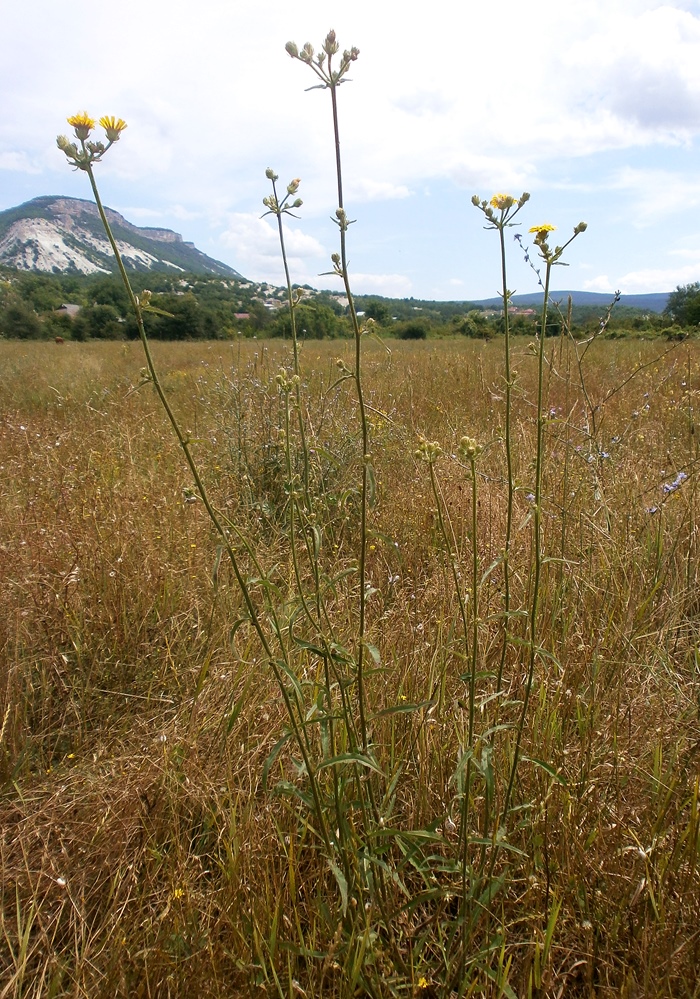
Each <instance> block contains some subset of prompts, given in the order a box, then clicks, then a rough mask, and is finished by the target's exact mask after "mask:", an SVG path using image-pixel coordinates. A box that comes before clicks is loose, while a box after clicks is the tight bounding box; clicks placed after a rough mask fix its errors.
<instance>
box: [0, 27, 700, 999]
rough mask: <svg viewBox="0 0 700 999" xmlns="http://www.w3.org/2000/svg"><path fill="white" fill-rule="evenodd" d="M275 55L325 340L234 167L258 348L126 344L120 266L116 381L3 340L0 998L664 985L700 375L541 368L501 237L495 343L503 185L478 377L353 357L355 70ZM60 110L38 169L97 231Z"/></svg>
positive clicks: (690, 940)
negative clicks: (516, 331) (329, 161)
mask: <svg viewBox="0 0 700 999" xmlns="http://www.w3.org/2000/svg"><path fill="white" fill-rule="evenodd" d="M287 51H288V52H289V54H290V55H291V56H292V57H293V58H294V59H297V60H300V61H301V62H303V63H305V64H307V65H308V66H309V67H310V69H311V70H312V71H313V72H314V73H315V75H316V76H317V78H318V79H319V80H320V86H321V88H322V89H323V90H325V91H328V92H329V94H330V98H331V112H332V136H333V140H332V141H333V148H334V153H335V162H336V170H337V174H336V177H337V187H338V200H339V205H338V210H337V212H336V216H335V218H336V221H337V225H338V236H339V247H340V249H339V252H338V253H337V254H334V256H333V258H332V265H333V270H334V272H335V273H336V275H337V276H338V277H340V278H341V280H342V281H343V285H344V288H345V291H346V294H347V296H348V300H349V302H350V303H351V305H350V312H351V318H352V323H353V331H354V332H353V338H352V342H351V343H350V342H337V343H332V344H328V343H321V344H318V345H312V344H309V343H306V344H305V345H304V347H303V349H301V346H300V344H299V343H298V341H297V338H296V335H295V322H294V314H295V309H296V307H297V305H298V302H299V299H298V297H297V295H296V293H295V292H294V291H293V286H292V282H293V276H292V275H291V274H290V273H289V269H288V265H287V260H286V255H285V247H284V216H285V215H286V214H288V213H289V211H290V210H291V209H292V208H293V209H295V210H296V209H298V208H300V207H301V201H300V199H298V198H296V194H297V192H298V189H299V182H298V181H296V180H295V181H292V182H291V183H290V184H289V185H288V187H287V189H286V194H285V195H283V196H281V197H280V195H279V194H278V189H277V180H278V178H277V176H276V175H275V174H274V172H273V171H272V170H268V172H267V176H268V179H269V181H270V182H271V184H272V194H271V195H270V194H268V195H267V196H266V197H265V207H266V209H267V210H268V211H269V212H271V213H272V214H273V215H274V216H275V217H276V220H277V224H278V231H279V236H280V247H281V252H282V257H283V262H284V268H285V273H286V276H287V283H288V300H289V307H290V311H291V317H292V342H291V345H290V346H287V345H286V344H276V345H274V346H271V345H268V344H255V345H253V344H250V343H238V344H236V345H233V346H232V347H231V348H230V349H227V348H222V347H221V345H219V344H217V345H216V346H211V347H207V348H205V349H204V350H203V349H202V347H201V345H200V346H197V347H195V346H190V345H182V344H180V345H165V344H157V345H153V346H151V345H150V344H149V343H148V340H147V338H146V336H145V331H144V328H143V322H142V316H143V313H144V312H145V311H147V310H148V309H149V308H150V302H149V299H148V295H147V294H146V295H145V296H141V298H137V297H136V296H135V295H134V294H133V292H132V291H131V289H130V287H129V283H128V275H127V273H126V271H125V270H124V269H123V267H122V268H121V273H122V276H123V278H124V281H125V284H126V286H127V289H128V291H129V294H130V297H131V301H132V306H133V309H134V313H135V315H136V318H137V322H138V324H139V329H140V334H141V348H142V350H143V351H144V352H145V358H146V368H145V369H141V370H139V369H140V363H141V362H140V361H139V359H138V355H137V345H135V344H124V345H117V344H102V345H100V346H94V345H91V344H85V345H77V344H67V345H64V346H62V347H56V346H54V345H46V344H30V345H11V344H2V345H0V349H1V350H2V352H3V354H4V361H5V364H4V366H3V375H2V378H1V379H0V399H1V401H2V412H3V426H2V455H3V459H2V460H3V468H2V471H3V478H2V480H0V502H1V503H2V509H3V520H4V523H5V525H6V531H5V537H4V539H3V544H2V547H1V548H0V567H1V568H2V570H3V572H2V576H1V577H0V606H1V607H2V613H1V614H0V621H2V625H1V626H0V627H1V628H2V632H1V633H0V642H1V643H2V649H3V655H4V662H5V669H4V672H3V676H2V688H1V689H0V711H1V717H2V740H1V743H0V746H1V752H2V756H1V757H0V766H1V768H2V777H3V781H4V785H3V796H2V799H1V807H2V812H3V830H4V831H5V832H4V833H3V838H2V840H0V850H1V851H2V857H1V859H2V864H3V872H4V878H3V884H2V898H1V906H0V915H1V924H0V930H1V936H0V941H1V943H0V946H1V947H2V960H3V964H4V968H5V976H4V980H3V983H2V986H1V987H0V989H1V991H0V996H3V995H6V996H30V995H31V996H39V995H51V996H59V995H72V996H75V995H89V996H96V995H97V996H102V995H104V996H114V995H129V996H131V995H134V994H136V995H152V996H156V995H157V996H161V995H162V996H166V995H183V996H184V995H190V994H197V995H202V996H208V995H211V996H221V995H241V996H253V995H261V996H262V995H278V996H290V997H291V996H293V995H307V996H324V997H325V996H354V995H367V996H377V997H379V996H381V997H384V996H387V997H389V996H397V997H398V996H407V995H416V996H480V995H488V996H508V997H512V996H521V995H522V996H545V995H552V996H554V995H564V994H566V995H577V994H581V995H590V994H600V995H620V994H622V995H634V994H643V995H658V996H662V995H668V994H673V995H695V994H696V985H695V978H696V975H695V967H696V963H697V957H698V954H697V948H698V943H697V941H698V937H697V932H696V926H697V920H698V915H699V913H698V898H699V897H700V895H699V893H698V883H697V882H698V864H697V860H698V844H699V839H698V836H699V833H698V829H699V825H698V778H697V759H696V757H697V752H696V751H697V745H696V742H697V739H696V727H697V712H698V704H699V703H700V702H698V696H697V695H698V652H697V649H698V635H697V614H698V605H697V599H696V590H697V583H698V579H697V559H696V557H695V556H696V544H697V542H696V510H695V507H696V501H697V491H696V488H695V484H694V483H695V469H696V463H697V446H696V443H695V416H694V412H695V400H696V397H697V388H696V385H697V383H698V378H699V372H700V363H699V361H700V359H699V358H698V355H697V350H696V348H695V347H694V345H681V346H678V347H677V348H676V349H675V350H674V351H673V352H665V351H663V350H662V351H659V350H658V349H657V348H656V347H655V345H653V344H646V343H635V344H621V343H618V344H610V343H602V342H600V341H599V340H593V341H592V342H591V343H590V344H587V345H585V346H584V347H581V346H580V345H577V344H576V343H574V342H573V341H572V340H571V339H569V338H567V337H566V336H563V337H562V338H560V339H558V340H556V339H552V340H548V339H547V338H546V337H545V331H546V329H547V310H548V287H549V275H550V270H551V267H552V266H554V265H555V264H556V263H558V261H559V259H560V257H561V255H562V253H563V251H564V249H566V247H567V246H568V243H566V244H564V246H563V247H555V248H554V250H551V249H550V248H549V245H548V242H547V240H548V236H547V227H539V228H538V227H536V226H535V227H533V230H534V232H535V233H536V235H535V240H534V242H535V246H536V248H537V249H538V250H539V252H540V254H541V256H542V258H543V261H544V265H545V268H546V274H545V281H544V291H543V312H542V317H541V322H540V333H539V336H538V337H537V342H536V343H535V344H533V345H530V346H529V347H527V348H523V347H520V346H516V345H515V343H514V342H513V341H512V340H511V338H510V336H509V335H508V321H507V316H508V299H509V292H508V289H507V278H506V270H505V241H504V234H505V231H506V228H508V227H509V225H510V224H511V223H512V220H513V217H514V215H515V213H516V211H518V212H519V211H520V210H521V209H522V208H523V207H524V205H525V203H526V200H527V199H526V198H525V197H524V196H523V198H521V199H520V200H519V201H516V200H515V199H513V198H510V197H509V196H507V195H496V196H495V198H494V202H495V201H496V199H505V200H504V201H503V205H499V204H494V202H492V203H491V205H489V203H488V202H479V201H478V199H477V204H478V207H479V208H481V210H482V211H484V213H485V215H486V218H487V222H488V224H490V225H491V226H492V227H493V228H496V229H497V230H498V231H499V236H500V248H501V258H500V259H501V266H502V273H503V301H504V315H505V321H506V336H505V338H504V342H505V360H504V355H503V344H489V343H485V344H473V343H466V342H465V341H463V340H462V341H459V342H457V341H454V342H453V341H445V342H442V343H440V344H438V345H433V344H431V343H425V344H414V345H409V344H406V343H398V344H392V345H391V349H390V350H387V349H386V348H385V347H383V346H382V345H380V344H377V343H375V342H374V341H372V340H369V339H367V337H366V335H365V330H364V329H363V327H362V326H361V325H360V323H359V321H358V317H357V314H356V312H355V310H354V308H353V306H352V289H351V274H350V271H349V267H348V260H347V247H346V240H347V237H348V228H349V225H350V222H349V217H348V215H347V214H346V209H345V207H344V204H343V185H342V165H341V156H340V124H339V108H338V101H337V91H338V87H339V84H340V83H341V82H343V80H344V79H345V74H346V72H347V70H348V69H349V67H350V65H351V64H352V63H354V62H355V61H356V60H357V56H358V52H357V50H356V49H350V50H347V51H346V52H345V53H343V54H341V55H340V56H338V53H339V47H338V44H337V42H336V39H335V35H334V33H332V32H331V33H330V34H329V35H328V36H327V37H326V39H325V40H324V43H323V46H322V49H321V53H320V54H319V55H316V54H315V53H314V51H313V49H312V47H311V46H309V45H306V46H304V47H303V48H302V49H301V50H300V49H298V47H297V46H295V45H293V44H291V43H290V45H289V46H288V47H287ZM336 57H338V58H336ZM91 121H92V120H91V119H89V117H88V116H87V115H86V114H83V115H78V116H75V118H74V119H71V124H73V125H74V128H75V131H76V139H77V140H78V143H79V145H77V144H76V143H71V142H69V141H68V140H67V139H62V140H61V142H60V145H61V148H62V149H63V150H64V151H65V152H66V154H67V155H68V157H69V159H70V161H71V162H73V163H74V164H75V165H76V166H78V167H79V168H80V169H82V170H84V171H85V172H86V173H87V174H88V177H89V179H90V182H91V184H92V187H93V193H94V196H95V198H96V201H97V204H98V208H100V210H101V202H100V196H99V191H98V189H97V185H96V182H95V174H94V170H93V165H94V164H95V163H97V162H98V161H99V159H100V158H101V157H102V156H103V155H104V154H105V152H106V151H107V149H108V148H109V145H111V144H113V143H114V142H116V141H117V140H118V139H119V135H120V134H121V132H122V131H123V123H117V122H114V120H112V119H103V125H104V127H105V128H106V129H107V139H108V144H107V146H105V145H102V146H100V145H99V144H97V145H96V144H94V143H92V144H91V142H90V141H89V140H88V136H89V134H90V131H91V128H92V127H93V125H94V123H91ZM118 125H121V127H118ZM291 199H294V200H291ZM506 202H508V203H507V204H506ZM504 206H505V207H504ZM102 214H103V215H104V213H102ZM103 221H104V223H105V227H106V230H107V233H108V235H109V236H110V238H111V234H110V232H109V226H108V224H107V220H106V218H104V219H103ZM579 229H580V227H579ZM114 250H115V253H116V255H117V259H118V260H119V256H118V249H117V247H116V245H114ZM49 351H50V353H51V357H50V359H49V358H48V357H47V354H48V353H49ZM47 371H50V376H49V375H47ZM504 371H505V374H504ZM504 378H505V392H502V389H503V387H504ZM595 400H598V401H597V402H596V401H595ZM416 443H418V447H417V450H416Z"/></svg>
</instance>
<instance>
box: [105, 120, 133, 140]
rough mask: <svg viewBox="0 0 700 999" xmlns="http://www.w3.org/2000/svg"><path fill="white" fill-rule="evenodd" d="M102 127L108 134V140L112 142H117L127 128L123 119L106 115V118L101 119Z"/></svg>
mask: <svg viewBox="0 0 700 999" xmlns="http://www.w3.org/2000/svg"><path fill="white" fill-rule="evenodd" d="M100 125H101V126H102V128H103V129H104V130H105V132H106V133H107V138H108V140H109V141H110V142H116V141H117V140H118V139H119V136H120V135H121V134H122V132H123V131H124V129H125V128H126V127H127V124H126V122H125V121H124V119H123V118H115V117H114V115H112V116H111V117H108V116H107V115H104V117H102V118H100Z"/></svg>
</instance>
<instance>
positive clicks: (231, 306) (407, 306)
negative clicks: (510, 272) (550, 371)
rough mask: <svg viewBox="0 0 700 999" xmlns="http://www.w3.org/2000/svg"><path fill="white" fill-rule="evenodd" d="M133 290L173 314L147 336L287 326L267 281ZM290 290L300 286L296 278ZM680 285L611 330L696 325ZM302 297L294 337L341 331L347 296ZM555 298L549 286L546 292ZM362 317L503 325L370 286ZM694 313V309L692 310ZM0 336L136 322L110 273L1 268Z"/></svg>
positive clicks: (194, 281) (575, 318) (119, 335)
mask: <svg viewBox="0 0 700 999" xmlns="http://www.w3.org/2000/svg"><path fill="white" fill-rule="evenodd" d="M132 281H133V284H134V288H135V290H136V291H143V289H144V288H148V289H150V290H151V291H153V292H154V297H153V304H154V305H155V306H157V307H158V308H159V309H161V310H163V311H166V312H169V313H171V314H172V318H168V317H164V316H157V317H156V316H153V315H151V316H148V317H147V319H146V325H147V332H148V333H149V335H150V336H151V337H153V338H155V339H166V340H187V339H192V340H198V339H230V338H231V337H236V336H238V335H240V336H244V337H252V336H256V337H280V336H281V337H284V336H289V335H290V320H289V315H288V312H287V310H286V308H285V306H286V301H287V292H286V290H285V289H283V288H278V287H275V286H273V285H269V284H258V283H255V282H251V281H244V280H239V279H235V278H222V277H218V276H208V275H194V274H189V275H180V274H178V275H175V276H173V275H172V274H165V273H159V272H149V273H135V274H134V275H133V277H132ZM295 288H297V290H298V286H295ZM689 289H690V291H688V290H687V289H683V288H679V289H677V292H676V293H674V295H672V296H671V297H670V299H669V306H668V309H667V311H666V312H665V313H661V314H657V313H653V312H644V311H642V310H641V309H633V308H630V307H627V306H620V305H618V306H616V307H615V309H614V310H613V313H612V316H611V318H610V320H609V322H607V324H606V332H607V333H608V335H611V336H620V335H632V336H640V335H642V336H654V335H656V334H658V333H666V334H669V335H678V334H682V333H683V332H684V331H685V332H688V333H692V332H694V330H695V329H696V327H697V322H698V319H699V318H700V304H690V303H693V302H694V295H693V293H692V292H693V289H694V291H695V295H696V296H697V303H700V294H698V292H700V289H698V288H695V287H694V286H689ZM301 291H302V293H303V298H302V304H301V306H300V307H299V310H298V314H297V326H298V329H299V334H300V336H301V338H302V339H323V338H325V337H328V338H335V337H347V336H350V335H351V328H350V324H349V323H348V321H347V315H346V312H347V309H346V304H347V303H346V300H345V299H344V298H343V296H342V295H340V294H338V293H337V292H331V291H320V292H319V291H317V290H316V289H313V288H311V287H309V286H305V287H304V288H303V289H301ZM553 298H554V300H555V301H556V300H557V296H556V294H555V295H554V296H553ZM355 302H356V305H357V308H358V310H359V311H360V312H361V313H362V316H363V318H364V320H365V321H366V320H370V319H371V320H372V321H373V322H374V323H375V324H376V329H377V331H378V332H380V333H381V334H382V335H383V336H390V337H399V338H402V339H425V338H426V337H430V336H450V335H463V336H468V337H476V338H489V337H492V336H497V335H498V334H499V333H501V332H502V330H503V321H502V319H501V316H500V311H499V310H496V309H493V308H491V309H484V308H481V307H478V306H477V305H475V304H474V303H470V302H431V301H424V300H421V299H414V298H408V299H390V298H382V297H381V296H376V295H364V296H363V295H358V296H356V297H355ZM64 304H74V305H78V306H80V313H79V315H78V316H77V317H75V318H70V317H69V316H67V315H65V314H61V313H60V312H59V311H57V310H60V309H61V306H62V305H64ZM559 309H560V310H561V311H557V310H556V309H555V310H553V311H552V313H551V315H550V323H549V326H548V330H547V332H548V334H550V335H556V334H558V333H559V332H560V331H561V329H562V328H563V327H564V326H565V320H568V319H569V318H570V322H571V330H572V333H573V334H574V335H581V336H585V335H587V334H588V333H590V332H594V331H596V330H597V329H599V327H600V324H601V319H602V318H603V317H604V316H605V313H606V309H605V308H601V307H596V306H589V305H579V306H573V307H572V309H571V315H570V317H569V306H568V303H567V302H566V301H562V302H561V303H560V305H559ZM696 313H697V314H696ZM535 323H536V314H535V310H533V309H532V308H528V309H523V308H514V309H513V316H512V320H511V329H512V332H513V333H515V334H516V335H517V334H521V335H524V336H528V335H530V336H532V335H533V334H534V332H535ZM0 336H4V337H7V338H9V339H53V338H54V337H56V336H60V337H63V338H64V339H73V340H89V339H127V340H128V339H136V338H137V337H138V330H137V327H136V323H135V321H134V317H133V314H132V312H131V310H130V308H129V302H128V298H127V295H126V292H125V290H124V287H123V285H122V283H121V280H120V279H119V277H118V276H105V275H100V276H83V275H76V274H63V275H61V274H55V275H49V274H32V273H26V272H18V271H12V270H10V269H8V268H4V269H3V268H0Z"/></svg>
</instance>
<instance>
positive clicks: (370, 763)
mask: <svg viewBox="0 0 700 999" xmlns="http://www.w3.org/2000/svg"><path fill="white" fill-rule="evenodd" d="M345 763H356V764H357V765H358V766H361V767H367V768H368V769H369V770H374V771H375V773H378V774H381V773H382V771H381V770H380V769H379V766H378V765H377V764H376V763H375V761H374V760H372V759H370V758H369V756H365V755H364V754H363V753H341V754H340V755H339V756H333V757H331V759H330V760H324V761H323V763H321V764H320V765H319V766H318V767H317V770H324V769H325V768H326V767H337V766H342V765H343V764H345Z"/></svg>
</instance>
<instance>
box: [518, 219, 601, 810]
mask: <svg viewBox="0 0 700 999" xmlns="http://www.w3.org/2000/svg"><path fill="white" fill-rule="evenodd" d="M586 228H587V226H586V223H585V222H579V224H578V225H577V226H576V228H575V229H574V233H573V236H571V238H570V239H568V240H567V241H566V243H564V245H563V246H555V248H554V249H553V250H552V249H551V248H550V246H549V243H548V239H549V234H550V233H551V232H553V231H554V226H552V225H549V223H545V224H543V225H539V226H533V227H532V228H531V229H530V232H531V233H535V246H536V247H537V248H538V250H539V253H540V256H541V257H542V260H543V261H544V263H545V276H544V293H543V301H542V314H541V319H540V330H539V339H538V344H537V415H536V419H537V444H536V447H537V451H536V455H535V491H534V497H535V498H534V504H533V534H534V556H533V580H532V594H531V597H530V608H529V614H528V643H527V648H528V666H527V678H526V681H525V693H524V695H523V703H522V707H521V709H520V718H519V720H518V726H517V730H516V739H515V748H514V750H513V759H512V761H511V766H510V776H509V779H508V786H507V789H506V794H505V798H504V801H503V808H502V811H501V823H503V822H504V821H505V819H506V816H507V815H508V809H509V808H510V800H511V796H512V794H513V786H514V784H515V777H516V774H517V770H518V764H519V762H520V746H521V743H522V737H523V731H524V728H525V719H526V717H527V711H528V707H529V704H530V695H531V693H532V684H533V680H534V678H535V666H536V664H537V659H538V653H539V646H538V642H539V634H538V629H537V625H538V615H539V603H540V587H541V581H542V477H543V469H544V426H545V422H546V419H547V418H546V414H545V408H544V353H545V338H546V331H547V314H548V307H549V287H550V279H551V275H552V268H553V267H555V266H557V265H559V266H566V265H563V264H562V263H561V257H562V255H563V253H564V250H565V249H566V248H567V246H569V244H570V243H572V242H573V240H574V239H576V237H577V236H578V235H579V234H580V233H582V232H585V230H586Z"/></svg>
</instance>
